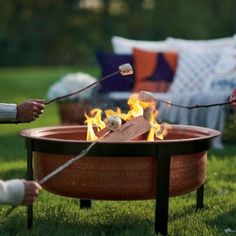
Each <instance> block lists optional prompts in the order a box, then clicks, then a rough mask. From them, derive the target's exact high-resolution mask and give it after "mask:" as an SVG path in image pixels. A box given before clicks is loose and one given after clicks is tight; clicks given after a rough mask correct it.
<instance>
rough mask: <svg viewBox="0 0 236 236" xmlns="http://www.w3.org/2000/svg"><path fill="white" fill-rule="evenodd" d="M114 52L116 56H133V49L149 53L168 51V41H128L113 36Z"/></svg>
mask: <svg viewBox="0 0 236 236" xmlns="http://www.w3.org/2000/svg"><path fill="white" fill-rule="evenodd" d="M111 43H112V47H113V51H114V53H116V54H132V53H133V48H139V49H145V50H148V51H155V52H157V51H166V50H168V44H167V43H166V41H148V40H147V41H142V40H133V39H127V38H123V37H120V36H113V37H112V39H111Z"/></svg>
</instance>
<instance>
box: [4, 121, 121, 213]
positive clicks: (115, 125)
mask: <svg viewBox="0 0 236 236" xmlns="http://www.w3.org/2000/svg"><path fill="white" fill-rule="evenodd" d="M121 124H122V123H121V119H120V118H119V117H116V118H114V117H110V118H109V119H108V122H107V132H106V133H105V134H103V135H102V136H100V137H99V138H98V139H97V140H96V141H94V142H92V143H91V144H90V145H89V146H88V147H87V148H86V149H84V150H82V151H81V153H80V154H79V155H78V156H76V157H74V158H72V159H70V160H68V161H66V162H65V163H64V164H62V165H61V166H59V167H57V168H56V169H55V170H54V171H52V172H51V173H49V174H48V175H46V176H44V177H43V178H42V179H41V180H39V181H37V183H38V184H40V185H42V184H44V183H45V182H47V181H48V180H50V179H51V178H52V177H54V176H55V175H57V174H59V173H60V172H61V171H63V170H65V169H66V168H67V167H69V166H70V165H72V164H73V163H74V162H76V161H78V160H79V159H80V158H82V157H84V156H85V155H86V154H87V153H88V152H89V151H90V149H91V148H92V147H93V146H94V145H95V144H96V143H98V142H100V141H101V140H102V139H103V138H104V137H105V136H106V135H108V134H109V133H110V132H111V131H113V130H117V129H119V128H120V127H121ZM16 208H17V206H12V207H11V208H9V209H8V210H7V212H6V214H5V217H7V216H9V215H10V214H11V213H12V212H13V211H14V210H15V209H16Z"/></svg>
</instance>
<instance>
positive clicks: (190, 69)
mask: <svg viewBox="0 0 236 236" xmlns="http://www.w3.org/2000/svg"><path fill="white" fill-rule="evenodd" d="M218 59H219V53H216V52H205V51H203V50H187V49H184V50H182V51H181V52H180V54H179V61H178V66H177V71H176V74H175V76H174V81H173V83H172V84H171V86H170V89H169V92H173V93H183V92H188V91H189V92H198V91H201V90H202V89H203V88H204V85H205V84H206V83H205V80H206V79H207V78H208V77H209V76H210V75H211V74H212V73H213V71H214V67H215V65H216V63H217V61H218Z"/></svg>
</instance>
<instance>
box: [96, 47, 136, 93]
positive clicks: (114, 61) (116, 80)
mask: <svg viewBox="0 0 236 236" xmlns="http://www.w3.org/2000/svg"><path fill="white" fill-rule="evenodd" d="M96 57H97V60H98V63H99V64H100V66H101V77H104V76H107V75H109V74H111V73H114V72H116V71H117V70H118V67H119V66H120V65H122V64H125V63H130V64H131V66H133V57H132V55H116V54H113V53H109V52H97V53H96ZM133 83H134V80H133V75H131V76H122V75H120V74H117V75H115V76H112V77H111V78H109V79H107V80H104V81H102V82H101V87H100V92H104V93H105V92H114V91H130V90H131V89H132V87H133Z"/></svg>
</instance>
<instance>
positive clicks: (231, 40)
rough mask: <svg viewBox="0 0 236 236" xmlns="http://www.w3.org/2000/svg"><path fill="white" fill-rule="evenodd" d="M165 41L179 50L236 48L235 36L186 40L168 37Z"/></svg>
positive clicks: (172, 47)
mask: <svg viewBox="0 0 236 236" xmlns="http://www.w3.org/2000/svg"><path fill="white" fill-rule="evenodd" d="M166 41H167V43H168V45H169V47H170V48H171V49H173V50H181V49H183V48H188V49H190V48H191V49H192V48H193V49H205V50H221V49H222V48H232V47H235V48H236V40H235V36H233V37H226V38H218V39H208V40H187V39H179V38H172V37H169V38H167V40H166Z"/></svg>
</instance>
